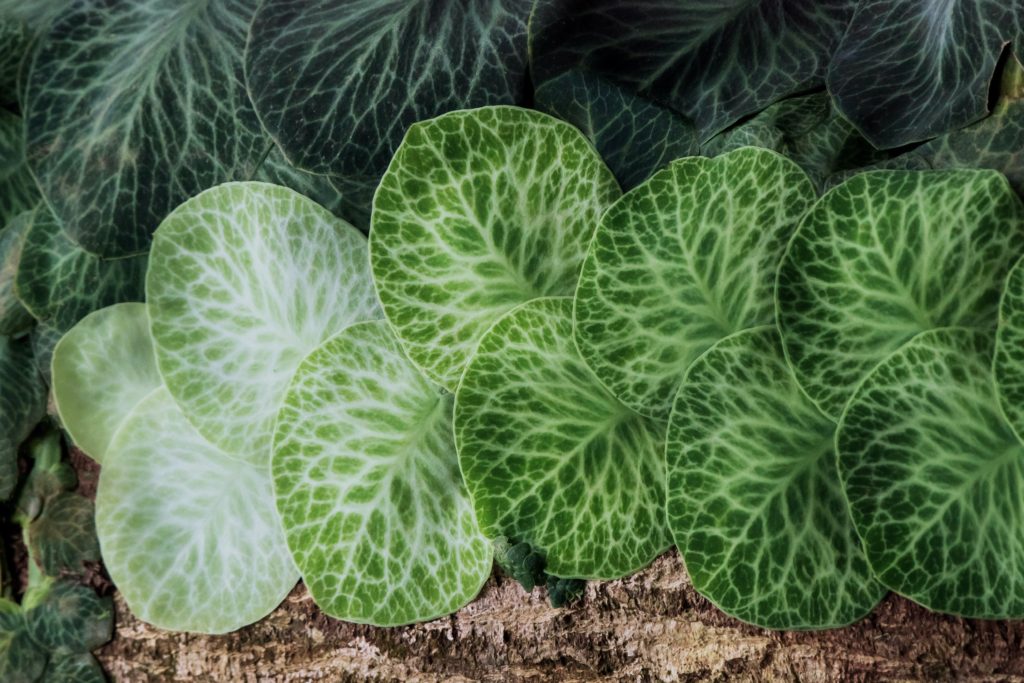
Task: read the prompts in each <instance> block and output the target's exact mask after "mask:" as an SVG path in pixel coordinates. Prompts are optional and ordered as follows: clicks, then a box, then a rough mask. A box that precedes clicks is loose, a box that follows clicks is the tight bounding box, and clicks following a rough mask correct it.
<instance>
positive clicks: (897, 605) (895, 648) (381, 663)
mask: <svg viewBox="0 0 1024 683" xmlns="http://www.w3.org/2000/svg"><path fill="white" fill-rule="evenodd" d="M98 656H99V659H100V661H101V662H102V664H103V666H104V668H105V669H106V670H107V672H108V673H109V675H110V677H111V678H112V679H113V680H115V681H131V682H132V683H135V682H138V683H151V682H156V681H242V682H245V683H284V682H286V681H287V682H289V683H291V682H297V681H372V682H384V681H421V682H430V683H433V682H435V681H437V682H441V681H445V682H447V681H452V682H464V681H502V682H505V681H509V682H513V683H514V682H520V681H524V682H526V681H528V682H531V683H532V682H541V681H545V682H546V681H559V682H564V683H573V682H583V681H812V682H813V681H1022V682H1024V622H985V621H977V620H970V619H960V618H956V617H950V616H944V615H940V614H935V613H932V612H929V611H927V610H925V609H923V608H921V607H918V606H917V605H914V604H913V603H911V602H909V601H907V600H905V599H903V598H900V597H897V596H893V595H890V596H889V597H888V598H886V599H885V601H884V602H883V603H882V604H881V605H880V606H879V607H878V608H877V609H875V611H874V612H873V613H872V614H871V615H870V616H869V617H868V618H867V619H865V620H863V621H861V622H860V623H858V624H856V625H854V626H850V627H848V628H844V629H837V630H832V631H823V632H821V631H819V632H788V633H783V632H773V631H766V630H763V629H758V628H754V627H752V626H748V625H745V624H743V623H741V622H739V621H737V620H735V619H732V618H730V617H728V616H726V615H725V614H723V613H722V612H720V611H718V610H717V609H716V608H715V607H714V606H713V605H711V604H710V603H709V602H708V601H707V600H705V599H704V598H702V597H701V596H700V595H698V594H697V593H696V592H695V591H694V590H693V588H692V587H691V586H690V584H689V581H688V580H687V577H686V571H685V568H684V567H683V564H682V562H681V561H680V559H679V556H678V554H676V553H675V552H670V553H668V554H666V555H665V556H663V557H661V558H659V559H658V560H657V561H655V562H654V564H653V565H652V566H650V567H648V568H647V569H646V570H644V571H642V572H640V573H638V574H636V575H634V576H632V577H629V578H626V579H622V580H619V581H608V582H591V583H590V584H589V585H588V586H587V590H586V593H585V595H584V597H583V599H582V600H581V601H579V602H578V603H577V604H575V605H573V606H570V607H564V608H559V609H556V608H552V607H550V606H549V605H548V603H547V601H546V599H545V596H544V592H543V590H542V589H539V588H538V589H536V590H535V591H534V592H533V594H527V593H525V592H524V591H523V589H522V588H521V587H520V586H519V585H518V584H517V583H515V582H514V581H512V580H511V579H508V578H506V577H504V576H502V575H500V574H499V573H496V574H495V576H493V577H492V578H491V580H490V581H489V582H488V583H487V585H486V586H485V587H484V589H483V591H482V592H481V594H480V596H479V597H478V598H477V599H476V600H475V601H474V602H473V603H471V604H470V605H468V606H467V607H465V608H463V609H462V610H460V611H459V612H457V613H456V614H454V615H452V616H450V617H447V618H444V619H438V620H435V621H432V622H428V623H424V624H417V625H414V626H408V627H402V628H374V627H370V626H361V625H354V624H347V623H343V622H340V621H335V620H333V619H330V618H328V617H326V616H324V615H323V614H322V613H321V612H320V611H319V610H318V609H317V608H316V606H315V605H314V604H313V602H312V600H311V599H310V598H309V596H308V594H307V593H306V591H305V590H304V589H303V588H302V586H301V585H300V586H298V587H297V588H296V589H295V590H294V591H293V592H292V594H291V595H290V596H289V597H288V598H287V599H286V600H285V602H284V603H283V604H282V605H281V606H280V607H279V608H278V609H277V610H276V611H275V612H273V613H272V614H271V615H270V616H269V617H267V618H266V619H264V620H262V621H260V622H259V623H256V624H253V625H252V626H249V627H247V628H244V629H242V630H240V631H237V632H235V633H231V634H228V635H224V636H199V635H192V634H183V633H169V632H165V631H160V630H158V629H155V628H152V627H150V626H147V625H146V624H143V623H142V622H140V621H138V620H137V619H135V618H134V617H132V615H131V614H130V613H129V611H128V609H127V607H126V606H125V604H124V602H123V601H121V600H120V598H119V597H118V599H117V626H116V631H115V636H114V640H113V641H111V642H110V643H109V644H108V645H107V646H105V647H104V648H103V649H102V650H101V651H100V652H99V653H98Z"/></svg>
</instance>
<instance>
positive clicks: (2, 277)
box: [0, 211, 35, 337]
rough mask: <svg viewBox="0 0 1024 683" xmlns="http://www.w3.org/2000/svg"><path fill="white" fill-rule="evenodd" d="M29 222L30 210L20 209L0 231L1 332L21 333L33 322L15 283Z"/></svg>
mask: <svg viewBox="0 0 1024 683" xmlns="http://www.w3.org/2000/svg"><path fill="white" fill-rule="evenodd" d="M31 225H32V212H31V211H23V212H21V213H19V214H18V215H17V216H15V217H14V218H13V219H11V221H10V222H9V223H8V224H7V227H6V228H5V229H3V230H2V231H0V335H7V336H13V337H17V336H20V335H21V334H24V333H25V332H27V331H29V329H31V327H32V323H34V322H35V319H34V318H33V317H32V314H31V313H29V312H28V310H27V309H26V308H25V307H24V306H23V305H22V303H21V300H20V299H19V298H18V296H17V293H16V292H15V286H14V282H15V278H16V277H17V275H18V264H19V263H20V262H21V248H22V245H23V244H24V242H25V234H26V233H27V232H28V229H29V227H31Z"/></svg>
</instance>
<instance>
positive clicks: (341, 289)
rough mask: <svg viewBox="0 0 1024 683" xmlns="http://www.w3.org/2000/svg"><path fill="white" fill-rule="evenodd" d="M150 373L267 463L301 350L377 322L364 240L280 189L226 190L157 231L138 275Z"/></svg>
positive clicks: (247, 453) (222, 439)
mask: <svg viewBox="0 0 1024 683" xmlns="http://www.w3.org/2000/svg"><path fill="white" fill-rule="evenodd" d="M146 295H147V302H148V306H149V314H150V320H151V323H152V333H153V341H154V344H155V348H156V357H157V365H158V367H159V369H160V374H161V375H162V376H163V378H164V381H165V383H166V385H167V388H168V390H169V391H170V392H171V394H172V395H173V396H174V398H175V400H176V401H177V402H178V403H179V405H180V406H181V408H182V410H183V411H184V413H185V415H186V416H187V417H188V419H189V421H190V422H191V423H192V424H194V425H195V426H196V429H198V430H199V432H200V433H201V434H203V436H205V437H206V438H207V439H209V440H210V441H211V442H213V443H214V444H216V445H218V446H219V447H220V448H222V449H223V450H225V451H227V452H229V453H231V454H233V455H237V456H240V457H244V458H246V459H248V460H250V461H251V462H263V463H265V462H267V461H268V459H269V457H270V438H271V431H272V429H273V422H274V417H275V415H276V414H277V411H278V409H279V408H280V405H281V399H282V398H283V397H284V393H285V390H286V389H287V387H288V382H289V381H290V380H291V377H292V374H293V373H294V372H295V369H296V368H297V367H298V366H299V363H300V362H302V359H303V358H305V356H306V354H308V353H309V352H310V351H312V350H313V349H314V348H316V347H317V346H319V345H320V343H321V342H323V341H324V340H325V339H327V338H328V337H330V336H331V335H333V334H335V333H336V332H339V331H340V330H342V329H344V328H345V327H347V326H348V325H350V324H352V323H355V322H359V321H362V320H371V319H375V318H379V317H380V309H379V307H378V304H377V299H376V296H375V294H374V291H373V284H372V282H371V280H370V270H369V263H368V261H367V255H366V238H365V237H363V235H362V234H361V233H360V232H359V231H358V230H356V229H355V228H353V227H352V226H351V225H349V224H348V223H346V222H344V221H342V220H340V219H338V218H335V217H334V216H332V215H331V214H330V212H328V211H327V210H326V209H324V208H323V207H321V206H319V205H318V204H315V203H314V202H312V201H311V200H309V199H307V198H305V197H303V196H302V195H300V194H298V193H296V192H293V191H291V190H288V189H286V188H283V187H277V186H274V185H267V184H264V183H254V182H250V183H227V184H224V185H220V186H218V187H215V188H213V189H211V190H207V191H206V192H203V193H201V194H199V195H198V196H196V197H194V198H192V199H190V200H189V201H187V202H185V203H184V204H182V205H181V206H179V207H178V208H177V209H175V210H174V211H173V212H172V213H171V215H169V216H168V217H167V218H166V219H165V220H164V222H163V223H161V225H160V228H159V229H158V230H157V232H156V235H155V236H154V240H153V250H152V252H151V254H150V268H149V273H148V274H147V276H146Z"/></svg>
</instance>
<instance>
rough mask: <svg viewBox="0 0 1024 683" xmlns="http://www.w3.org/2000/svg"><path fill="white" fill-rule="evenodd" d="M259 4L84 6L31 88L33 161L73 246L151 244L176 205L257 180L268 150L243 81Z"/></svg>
mask: <svg viewBox="0 0 1024 683" xmlns="http://www.w3.org/2000/svg"><path fill="white" fill-rule="evenodd" d="M256 5H257V1H256V0H223V1H221V2H207V0H184V1H183V2H165V1H164V0H139V1H137V2H128V3H125V2H116V1H115V0H98V1H97V2H89V3H77V4H75V5H74V6H73V7H72V9H69V10H68V11H66V12H64V13H63V14H62V16H61V17H60V19H59V20H58V21H57V22H56V24H54V26H53V27H52V28H51V29H50V31H49V32H48V34H47V35H46V38H45V40H43V41H42V42H41V43H40V47H39V49H38V51H37V52H36V53H35V57H34V60H33V63H32V68H31V70H30V72H29V77H28V81H27V98H28V102H29V109H28V120H27V131H28V150H29V159H30V163H31V164H32V167H33V170H34V171H35V173H36V176H37V177H38V178H39V181H40V184H41V187H42V189H43V193H44V194H45V195H46V197H47V201H48V202H49V204H50V205H51V206H52V207H53V209H54V211H55V213H56V214H57V216H58V217H59V218H60V219H61V220H62V221H63V222H64V224H65V225H66V226H67V230H68V233H69V234H70V235H71V236H72V238H73V239H74V241H75V242H77V243H78V244H80V245H82V247H84V248H85V249H87V250H89V251H92V252H95V253H99V254H104V255H108V256H123V255H127V254H134V253H139V252H141V251H144V250H145V249H146V248H148V245H149V241H150V234H151V233H152V232H153V230H154V229H155V228H156V226H157V225H158V224H159V223H160V221H161V219H163V218H164V216H166V215H167V214H168V213H169V212H170V211H171V210H172V209H173V208H174V207H175V206H177V205H178V204H179V203H181V202H183V201H184V200H186V199H188V198H189V197H191V196H192V195H194V194H196V193H197V192H199V191H201V190H204V189H206V188H208V187H210V186H211V185H215V184H217V183H220V182H224V181H226V180H243V179H247V178H249V177H251V176H252V174H253V173H254V172H255V170H256V167H257V165H258V164H259V162H260V160H261V159H262V157H263V155H264V154H265V152H266V150H267V149H268V147H269V144H270V142H269V140H268V139H267V138H266V136H265V135H264V134H263V133H262V131H261V129H260V125H259V121H258V120H257V118H256V115H255V112H254V111H253V109H252V104H251V102H250V100H249V97H248V94H247V93H246V90H245V85H244V82H243V74H242V71H243V63H242V52H243V49H244V46H245V38H246V33H247V29H248V26H249V22H250V20H251V18H252V16H253V13H254V11H255V8H256Z"/></svg>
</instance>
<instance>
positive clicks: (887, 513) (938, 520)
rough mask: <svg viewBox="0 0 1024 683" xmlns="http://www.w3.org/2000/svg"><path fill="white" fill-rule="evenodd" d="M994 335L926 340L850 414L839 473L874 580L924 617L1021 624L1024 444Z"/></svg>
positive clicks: (892, 362)
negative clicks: (1008, 402)
mask: <svg viewBox="0 0 1024 683" xmlns="http://www.w3.org/2000/svg"><path fill="white" fill-rule="evenodd" d="M991 353H992V339H991V335H989V334H988V333H981V332H977V331H973V330H968V329H963V328H944V329H938V330H932V331H930V332H925V333H922V334H920V335H919V336H917V337H915V338H914V339H913V340H911V341H910V342H908V343H907V344H905V345H904V346H903V347H901V348H900V349H899V350H898V351H896V352H895V353H894V354H892V355H891V356H890V357H889V358H887V359H886V360H884V361H883V362H882V363H880V364H879V365H878V367H877V368H875V370H873V371H872V372H871V374H870V375H869V376H868V377H867V378H866V379H865V380H864V383H863V384H862V385H861V386H860V387H859V388H858V389H857V392H856V393H855V394H854V396H853V397H852V398H851V399H850V403H849V405H848V406H847V408H846V411H845V412H844V414H843V417H842V421H841V423H840V427H839V433H838V437H837V446H838V450H839V466H840V467H839V469H840V473H841V477H842V480H843V485H844V487H845V490H846V497H847V499H848V500H849V504H850V510H851V513H852V515H853V521H854V524H855V525H856V527H857V531H858V533H859V534H860V536H861V538H862V539H863V541H864V549H865V551H866V553H867V556H868V561H869V562H870V563H871V567H872V569H873V570H874V572H875V574H876V575H877V576H878V578H879V580H880V581H881V582H882V583H883V584H885V585H886V586H888V587H889V588H892V589H893V590H895V591H897V592H898V593H900V594H902V595H905V596H907V597H909V598H911V599H913V600H915V601H917V602H919V603H921V604H922V605H924V606H926V607H928V608H929V609H934V610H939V611H942V612H951V613H953V614H959V615H963V616H969V617H979V618H989V619H997V618H998V619H1005V618H1021V616H1024V570H1022V564H1021V562H1020V558H1021V557H1024V535H1022V534H1021V528H1022V524H1024V505H1022V501H1021V497H1020V491H1021V488H1022V487H1024V445H1022V444H1021V442H1020V440H1019V439H1018V438H1017V436H1016V435H1015V434H1014V433H1013V431H1012V430H1011V429H1010V427H1009V425H1008V424H1007V423H1006V421H1005V420H1004V419H1003V416H1002V414H1001V412H1000V411H999V407H998V403H997V400H996V396H995V392H994V390H993V384H992V375H991V373H990V370H989V368H990V359H991Z"/></svg>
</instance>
